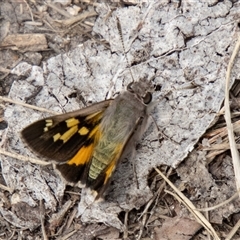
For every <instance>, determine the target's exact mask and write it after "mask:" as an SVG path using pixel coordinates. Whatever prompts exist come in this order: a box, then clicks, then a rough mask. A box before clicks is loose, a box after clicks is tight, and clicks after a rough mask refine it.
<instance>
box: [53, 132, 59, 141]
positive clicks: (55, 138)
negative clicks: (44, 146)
mask: <svg viewBox="0 0 240 240" xmlns="http://www.w3.org/2000/svg"><path fill="white" fill-rule="evenodd" d="M60 137H61V134H60V133H57V134H55V135H54V136H53V141H54V142H56V141H57V140H58V139H59V138H60Z"/></svg>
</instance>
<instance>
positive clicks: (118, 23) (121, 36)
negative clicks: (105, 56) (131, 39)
mask: <svg viewBox="0 0 240 240" xmlns="http://www.w3.org/2000/svg"><path fill="white" fill-rule="evenodd" d="M117 28H118V32H119V35H120V38H121V43H122V48H123V53H124V56H125V58H126V61H127V67H128V69H129V71H130V74H131V77H132V80H133V82H135V81H134V78H133V74H132V71H131V68H130V64H129V61H128V57H127V54H126V49H125V45H124V41H123V34H122V26H121V23H120V20H119V18H118V17H117Z"/></svg>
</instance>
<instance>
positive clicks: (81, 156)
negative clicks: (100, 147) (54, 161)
mask: <svg viewBox="0 0 240 240" xmlns="http://www.w3.org/2000/svg"><path fill="white" fill-rule="evenodd" d="M93 148H94V146H93V143H92V144H90V145H89V146H84V147H82V148H80V150H79V151H78V152H77V154H76V155H75V156H74V157H73V158H72V159H71V160H69V161H68V162H67V164H69V165H71V164H76V165H77V166H78V165H84V164H86V163H87V162H88V161H89V160H90V158H91V157H92V153H93Z"/></svg>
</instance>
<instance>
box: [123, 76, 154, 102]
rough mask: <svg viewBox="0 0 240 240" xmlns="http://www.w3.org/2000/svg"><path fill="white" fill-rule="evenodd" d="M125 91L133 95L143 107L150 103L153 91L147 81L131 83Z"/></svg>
mask: <svg viewBox="0 0 240 240" xmlns="http://www.w3.org/2000/svg"><path fill="white" fill-rule="evenodd" d="M127 91H128V92H130V93H133V94H135V96H136V97H137V98H138V99H139V100H140V101H142V102H143V103H144V104H145V105H148V104H149V103H150V102H151V101H152V92H153V89H152V88H151V85H150V83H149V82H147V81H143V80H140V81H139V82H131V83H129V84H128V86H127Z"/></svg>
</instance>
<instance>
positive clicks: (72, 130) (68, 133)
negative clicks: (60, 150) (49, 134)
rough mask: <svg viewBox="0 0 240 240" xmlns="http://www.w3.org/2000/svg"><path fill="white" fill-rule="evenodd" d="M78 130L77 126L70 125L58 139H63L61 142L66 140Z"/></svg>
mask: <svg viewBox="0 0 240 240" xmlns="http://www.w3.org/2000/svg"><path fill="white" fill-rule="evenodd" d="M77 131H78V126H74V127H71V128H70V129H69V130H67V131H66V132H65V133H64V134H63V135H62V136H61V137H60V139H61V140H63V142H64V143H65V142H67V141H68V140H69V139H70V138H71V137H72V136H73V135H74V134H75V133H76V132H77Z"/></svg>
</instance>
